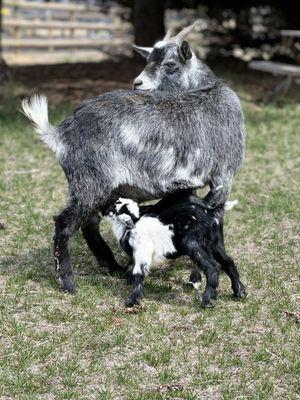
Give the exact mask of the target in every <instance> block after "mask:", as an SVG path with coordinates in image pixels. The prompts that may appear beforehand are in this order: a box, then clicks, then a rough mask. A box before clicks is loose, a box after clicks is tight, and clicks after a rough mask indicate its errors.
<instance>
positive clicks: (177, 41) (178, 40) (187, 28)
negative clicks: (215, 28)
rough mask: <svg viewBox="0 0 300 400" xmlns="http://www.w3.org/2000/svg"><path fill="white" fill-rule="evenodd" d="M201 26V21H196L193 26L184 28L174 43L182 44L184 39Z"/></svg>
mask: <svg viewBox="0 0 300 400" xmlns="http://www.w3.org/2000/svg"><path fill="white" fill-rule="evenodd" d="M198 24H199V19H198V20H197V21H195V22H194V23H193V24H192V25H190V26H187V27H186V28H183V29H182V30H181V31H180V32H178V33H177V35H176V36H175V37H174V38H173V40H174V42H176V43H177V44H181V42H182V41H183V40H184V38H185V37H186V36H187V35H188V34H189V33H190V32H191V31H192V30H193V29H194V28H195V27H196V26H197V25H198Z"/></svg>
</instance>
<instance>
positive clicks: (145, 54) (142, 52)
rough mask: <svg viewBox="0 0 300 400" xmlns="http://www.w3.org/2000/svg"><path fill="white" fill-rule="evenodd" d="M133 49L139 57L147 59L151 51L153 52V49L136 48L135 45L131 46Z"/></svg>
mask: <svg viewBox="0 0 300 400" xmlns="http://www.w3.org/2000/svg"><path fill="white" fill-rule="evenodd" d="M133 48H134V50H135V51H137V52H138V53H140V55H141V56H143V57H145V58H147V57H148V56H149V54H150V53H151V51H152V50H153V47H142V46H136V45H135V44H134V45H133Z"/></svg>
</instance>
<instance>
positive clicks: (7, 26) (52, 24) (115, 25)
mask: <svg viewBox="0 0 300 400" xmlns="http://www.w3.org/2000/svg"><path fill="white" fill-rule="evenodd" d="M3 11H4V12H3V14H4V17H3V35H2V47H3V55H4V58H6V56H8V57H9V58H10V59H12V60H13V58H14V57H15V58H16V59H18V58H19V59H20V58H22V54H23V55H24V57H25V58H26V56H27V58H28V55H29V54H31V53H35V55H36V56H38V57H39V59H40V58H42V57H43V55H45V56H46V55H47V53H48V54H49V52H51V57H52V58H53V57H54V58H55V54H56V55H60V57H61V56H63V57H65V58H67V57H68V55H70V54H73V55H74V54H76V53H75V52H76V51H78V50H80V51H81V52H82V51H83V52H84V51H91V50H94V51H98V52H102V53H103V51H110V50H109V49H111V50H112V49H114V48H125V49H126V48H127V51H128V50H129V48H130V46H131V43H132V33H131V24H129V23H128V22H125V21H124V18H123V17H124V15H125V14H126V13H128V12H129V10H128V9H126V8H121V7H109V9H108V10H107V11H106V12H104V11H103V10H100V8H99V7H95V6H88V5H85V4H75V3H55V2H47V3H44V2H39V3H37V2H32V1H27V0H19V1H18V0H4V1H3ZM46 58H47V57H46ZM61 58H62V57H61Z"/></svg>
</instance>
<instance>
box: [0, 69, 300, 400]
mask: <svg viewBox="0 0 300 400" xmlns="http://www.w3.org/2000/svg"><path fill="white" fill-rule="evenodd" d="M225 75H226V74H225ZM229 79H232V76H229ZM251 79H252V78H251ZM251 79H250V81H249V80H247V76H244V75H243V76H236V77H235V78H234V80H233V84H234V86H235V87H236V88H237V89H238V91H239V93H240V95H241V96H242V98H243V106H244V110H245V116H246V122H247V131H248V144H247V154H246V160H245V165H244V168H243V170H242V172H241V173H240V174H239V175H238V176H237V177H236V180H235V185H234V190H233V193H232V196H231V198H232V199H235V198H237V199H239V201H240V204H239V206H238V207H237V208H236V209H235V210H234V211H232V213H231V214H230V215H228V216H227V219H226V227H225V232H226V243H227V247H228V250H229V253H230V254H231V255H232V256H233V257H234V259H235V260H236V262H237V263H238V265H239V270H240V273H241V277H242V280H243V281H244V282H245V284H246V285H247V291H248V298H247V299H246V300H245V301H242V302H236V301H233V300H232V299H231V296H230V295H231V290H230V284H229V280H228V278H227V277H226V276H223V275H222V277H221V283H220V290H219V298H218V300H217V301H216V306H215V308H214V309H209V310H202V309H201V308H200V302H199V298H198V296H197V294H196V293H195V292H191V291H189V290H187V289H186V287H185V282H186V280H187V278H188V274H189V268H188V267H189V265H190V261H189V260H187V259H179V260H177V261H176V262H169V263H167V265H166V266H164V267H159V268H157V269H154V270H153V273H152V275H151V276H150V277H149V278H148V279H147V281H146V285H145V298H144V301H143V305H142V307H141V310H140V312H138V313H127V312H125V309H124V307H123V302H124V299H125V298H126V297H127V295H128V293H129V290H130V288H129V287H128V286H127V285H126V283H125V282H124V281H123V280H120V279H118V278H116V277H112V276H109V275H108V274H107V272H106V271H105V270H104V269H101V268H100V267H98V265H97V263H96V261H95V260H94V258H93V257H92V255H91V254H90V252H89V251H88V250H87V246H86V244H85V243H84V241H83V240H82V237H81V235H80V234H78V235H77V236H76V237H75V238H74V240H73V241H72V244H71V250H72V259H73V265H74V269H75V271H76V275H77V276H76V283H77V285H78V291H77V293H76V294H75V295H68V294H64V293H61V292H60V291H59V289H58V286H57V284H56V281H55V279H54V278H53V275H52V264H53V262H52V256H51V246H52V240H51V238H52V234H53V222H52V215H54V214H56V213H57V212H58V211H59V210H60V209H61V208H62V207H63V205H64V201H65V198H66V182H65V178H64V176H63V173H62V170H61V168H60V166H59V165H58V163H57V161H56V159H55V157H54V155H53V154H52V153H51V152H50V151H49V150H48V149H47V148H46V147H45V146H44V145H43V144H42V143H41V142H40V140H39V139H38V138H37V136H36V135H35V134H34V133H33V131H32V129H31V127H30V126H29V124H28V123H27V121H25V119H24V117H22V116H21V115H19V114H18V113H16V107H17V102H16V100H11V101H7V102H6V104H3V105H2V106H1V107H0V113H1V115H0V132H1V139H0V140H1V148H0V160H1V165H0V171H1V180H0V190H1V196H0V221H2V222H4V223H5V230H1V231H0V238H1V249H0V252H1V269H0V313H1V314H0V315H1V321H0V399H2V398H3V399H100V400H101V399H103V400H104V399H107V400H111V399H128V400H136V399H142V400H144V399H145V400H146V399H147V400H148V399H149V400H152V399H153V400H154V399H155V400H156V399H173V398H174V399H175V398H176V399H189V400H196V399H213V400H215V399H225V400H227V399H228V400H231V399H254V400H255V399H257V400H264V399H298V398H300V390H299V372H300V371H299V370H300V364H299V324H297V323H296V320H295V318H297V316H299V265H297V257H298V260H299V231H298V229H297V222H298V221H297V219H299V175H300V166H299V150H300V148H299V147H300V146H299V133H300V132H299V130H300V106H299V96H298V95H297V93H294V94H292V96H291V97H288V98H287V99H285V100H283V101H281V103H280V104H279V106H264V105H262V104H260V103H258V102H257V101H256V99H257V95H258V93H261V92H262V90H263V89H262V87H261V85H260V82H257V83H258V85H257V86H255V82H254V84H253V81H251ZM239 82H240V83H239ZM297 100H298V103H297ZM50 104H51V98H50ZM69 109H70V106H68V107H66V106H61V107H57V108H56V109H54V110H53V109H52V110H51V120H52V121H55V122H58V121H60V120H61V119H62V118H63V117H64V116H66V115H67V114H68V112H69ZM102 230H103V232H104V236H105V237H106V238H107V240H108V241H109V243H110V245H111V246H112V247H113V249H114V251H115V253H116V255H117V258H118V259H119V260H120V262H122V263H125V257H124V256H123V255H122V254H121V252H120V250H119V249H118V248H117V245H116V243H115V241H114V240H113V237H112V234H111V232H110V231H109V229H108V226H107V225H105V224H103V227H102ZM286 312H288V313H291V314H287V313H286Z"/></svg>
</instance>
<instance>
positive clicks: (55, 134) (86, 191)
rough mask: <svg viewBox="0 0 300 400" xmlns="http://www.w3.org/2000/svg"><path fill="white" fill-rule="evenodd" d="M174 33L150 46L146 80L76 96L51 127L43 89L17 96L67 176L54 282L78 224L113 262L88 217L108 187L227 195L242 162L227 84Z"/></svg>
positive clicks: (66, 266)
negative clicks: (71, 107) (73, 107)
mask: <svg viewBox="0 0 300 400" xmlns="http://www.w3.org/2000/svg"><path fill="white" fill-rule="evenodd" d="M183 33H184V32H183ZM183 33H182V34H181V36H180V35H179V36H178V35H177V36H176V37H175V38H170V39H168V40H167V39H166V40H164V41H162V42H159V43H158V44H156V45H155V46H154V48H153V50H152V51H151V53H150V55H149V61H148V66H147V68H148V67H149V71H148V72H149V73H148V72H147V76H148V80H149V79H150V80H151V79H152V81H153V82H154V81H155V85H153V86H145V82H143V84H141V85H139V86H138V88H139V89H141V90H135V91H128V90H127V91H126V90H123V91H114V92H110V93H106V94H104V95H102V96H97V97H93V98H90V99H88V100H85V101H84V102H83V103H82V104H80V105H79V106H78V107H77V108H76V110H75V111H74V113H73V114H72V115H71V116H69V117H68V118H67V119H66V120H65V121H63V122H62V123H61V124H60V125H59V126H57V127H54V126H53V125H51V124H50V123H49V120H48V110H47V99H46V98H45V97H44V96H36V95H35V96H33V97H32V98H31V99H25V100H24V101H23V102H22V109H23V112H24V114H25V115H26V116H27V117H28V118H29V119H31V121H32V122H33V124H34V126H35V129H36V131H37V132H38V133H39V134H40V136H41V138H42V140H43V141H44V142H45V143H46V144H47V145H48V146H49V147H50V148H51V149H52V150H53V151H54V152H55V154H56V156H57V157H58V159H59V162H60V165H61V166H62V168H63V170H64V173H65V175H66V178H67V181H68V186H69V190H68V201H67V204H66V207H65V209H64V210H63V211H62V212H61V213H60V215H58V216H57V217H55V235H54V259H55V272H56V274H57V277H58V279H59V281H60V284H61V287H62V289H63V290H67V291H70V292H71V291H73V290H74V288H75V285H74V278H73V271H72V266H71V259H70V255H69V249H68V243H69V240H70V238H71V237H72V236H73V234H74V233H75V232H76V231H77V230H78V229H79V228H80V227H81V228H82V231H83V234H84V237H85V239H86V241H87V243H88V245H89V247H90V249H91V250H92V251H93V252H94V254H95V256H96V258H97V260H98V261H99V263H100V264H104V265H106V266H108V268H109V269H110V271H115V270H118V269H120V266H119V265H118V264H117V262H116V260H115V258H114V256H113V254H112V252H111V250H110V249H109V247H108V246H107V244H106V243H105V242H104V240H103V239H102V237H101V235H100V233H99V217H98V213H99V212H101V211H102V210H103V209H104V208H105V207H107V205H109V204H111V203H112V202H114V201H115V200H116V199H117V198H118V197H120V196H123V197H128V198H133V199H135V200H136V201H138V202H141V201H145V200H150V199H158V198H162V197H165V196H167V195H169V194H171V193H174V192H177V191H179V190H181V189H188V188H190V189H195V188H199V187H203V186H205V185H210V187H211V189H212V190H211V191H210V192H209V195H208V197H207V198H206V201H207V203H208V204H210V205H213V204H214V203H216V204H220V203H222V202H224V201H225V200H226V199H227V198H228V195H229V193H230V190H231V185H232V180H233V178H234V176H235V174H236V173H237V171H238V170H239V169H240V167H241V165H242V162H243V155H244V147H245V128H244V118H243V112H242V109H241V105H240V101H239V99H238V97H237V95H236V94H235V93H234V91H233V90H232V89H230V88H229V87H228V86H227V85H226V84H225V83H223V82H221V81H220V80H219V79H217V78H216V76H215V75H214V74H213V73H212V71H211V70H210V69H209V68H208V67H206V66H205V65H204V64H203V63H202V62H201V61H200V60H198V59H197V57H196V56H195V55H194V53H193V52H192V51H191V50H190V48H189V46H188V44H187V42H184V41H183V36H184V35H183ZM171 60H173V61H172V62H173V63H174V64H176V65H175V66H174V65H172V64H171ZM135 86H136V85H135ZM148 89H149V90H148ZM217 187H222V188H221V190H219V191H214V190H213V189H215V188H217Z"/></svg>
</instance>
